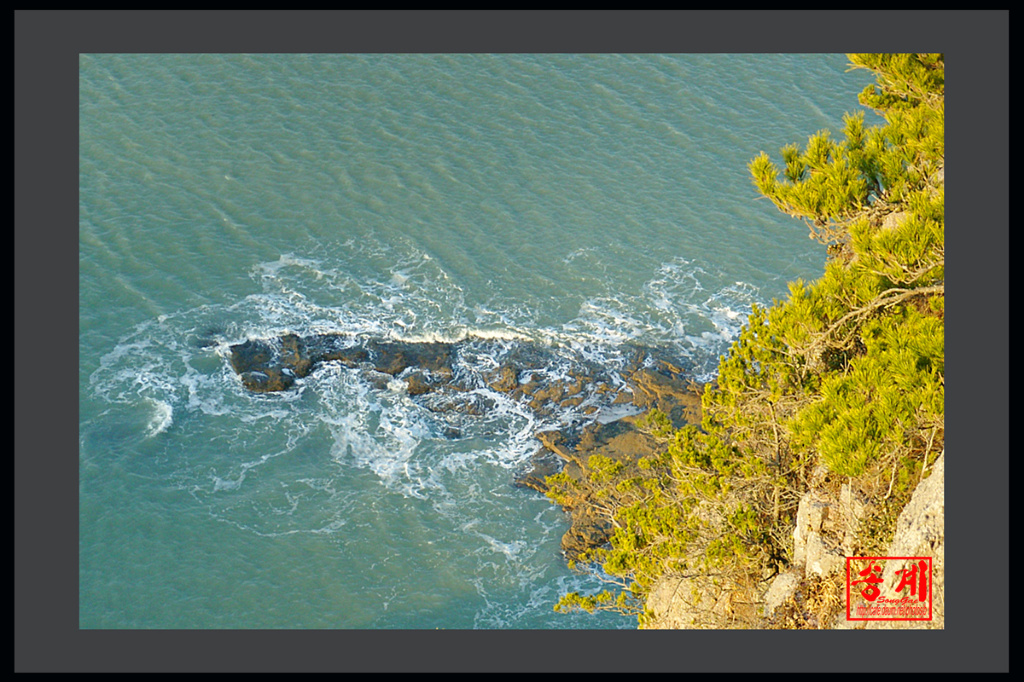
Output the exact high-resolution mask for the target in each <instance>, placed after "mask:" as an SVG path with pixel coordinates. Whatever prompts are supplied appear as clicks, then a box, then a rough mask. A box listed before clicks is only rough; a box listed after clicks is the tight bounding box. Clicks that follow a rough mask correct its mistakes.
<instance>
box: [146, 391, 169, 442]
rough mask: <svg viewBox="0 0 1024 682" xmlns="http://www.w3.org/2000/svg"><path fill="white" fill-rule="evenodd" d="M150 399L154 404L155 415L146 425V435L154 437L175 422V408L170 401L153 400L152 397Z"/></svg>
mask: <svg viewBox="0 0 1024 682" xmlns="http://www.w3.org/2000/svg"><path fill="white" fill-rule="evenodd" d="M148 400H149V402H150V404H152V405H153V417H152V419H150V420H149V424H148V425H147V426H146V437H147V438H152V437H153V436H155V435H157V434H159V433H163V432H164V431H166V430H167V428H168V427H169V426H170V425H171V424H173V423H174V408H173V407H171V405H170V403H166V402H164V401H162V400H153V399H152V398H149V399H148Z"/></svg>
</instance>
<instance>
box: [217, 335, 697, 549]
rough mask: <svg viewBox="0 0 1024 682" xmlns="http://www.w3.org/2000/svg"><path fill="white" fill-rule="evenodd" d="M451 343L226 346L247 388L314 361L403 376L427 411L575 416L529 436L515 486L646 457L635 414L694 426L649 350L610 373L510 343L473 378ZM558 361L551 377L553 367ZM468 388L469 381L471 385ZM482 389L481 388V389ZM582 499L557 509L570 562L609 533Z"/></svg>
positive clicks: (272, 387) (678, 389) (665, 367)
mask: <svg viewBox="0 0 1024 682" xmlns="http://www.w3.org/2000/svg"><path fill="white" fill-rule="evenodd" d="M463 352H470V349H467V348H465V347H464V345H460V344H457V343H415V342H403V341H381V340H374V339H368V340H367V339H362V340H361V339H354V338H352V337H350V336H343V335H336V334H322V335H314V336H306V337H300V336H297V335H295V334H286V335H283V336H280V337H277V338H271V339H256V340H249V341H245V342H244V343H240V344H236V345H233V346H231V347H230V353H231V357H230V362H231V366H232V368H233V369H234V370H235V372H236V373H237V374H238V375H239V377H240V379H241V381H242V384H243V385H244V386H245V387H246V388H247V389H249V390H250V391H254V392H258V393H268V392H276V391H285V390H288V389H289V388H291V387H292V386H294V385H295V382H296V381H297V380H298V379H301V378H303V377H306V376H308V375H309V373H310V372H312V371H313V370H314V369H315V367H316V366H317V365H319V364H321V363H326V362H337V363H340V364H342V365H344V366H345V367H349V368H359V369H361V370H363V371H364V372H366V373H367V377H368V378H369V379H370V380H371V382H375V383H377V385H378V386H380V387H384V386H386V384H387V381H389V380H390V378H398V379H403V380H404V381H405V382H406V388H407V391H408V393H409V395H411V396H414V397H418V398H421V399H423V400H425V401H427V402H425V403H424V404H425V405H426V406H427V408H428V409H431V410H434V411H439V412H440V411H448V410H459V411H462V412H464V413H467V414H483V413H486V411H487V410H488V409H490V408H492V407H493V406H494V400H493V399H492V398H489V397H488V396H487V395H486V394H482V392H481V391H480V390H479V389H487V390H490V391H493V392H495V393H500V394H504V395H505V396H508V397H509V398H512V399H513V400H515V401H517V402H518V403H520V404H521V405H524V406H526V407H527V408H529V409H530V410H532V411H533V412H534V414H536V415H537V416H538V417H543V418H550V417H551V416H552V415H556V414H565V413H566V412H567V411H570V412H573V413H574V414H575V415H576V418H575V419H574V420H573V421H571V422H570V423H566V424H563V425H561V426H560V427H559V428H558V429H554V430H549V431H544V432H540V433H537V434H536V437H537V439H538V441H539V443H540V447H539V448H538V450H537V452H536V453H535V455H534V456H533V458H532V462H531V465H530V468H529V470H527V471H524V472H522V473H520V474H519V475H518V476H517V477H516V480H515V484H516V485H517V486H520V487H524V488H530V489H533V490H537V491H540V492H542V493H543V492H547V489H548V485H547V482H546V480H545V478H546V477H547V476H550V475H552V474H555V473H558V472H560V471H562V472H564V473H565V474H566V475H568V476H570V477H573V478H576V479H580V478H582V477H583V476H584V474H583V471H584V470H585V468H586V466H587V462H588V460H589V459H590V457H592V456H594V455H601V456H604V457H608V458H611V459H614V460H616V461H620V462H623V463H625V464H627V465H628V464H633V463H635V462H636V461H637V460H638V459H639V458H641V457H644V456H648V455H652V454H654V453H655V451H656V449H657V448H658V445H659V444H658V441H657V440H656V439H655V438H653V437H652V436H651V435H650V434H648V433H647V432H645V431H644V430H643V429H642V428H640V427H639V425H638V424H639V421H640V419H642V417H643V416H644V414H645V413H646V412H647V411H648V410H650V409H652V408H657V409H658V410H660V411H661V412H663V413H664V414H665V415H667V416H668V417H669V419H670V420H671V421H672V423H673V425H674V426H676V427H679V426H682V425H683V424H685V423H699V421H700V388H699V387H698V386H697V385H696V384H694V383H693V382H692V381H690V380H689V379H688V378H687V377H686V375H685V373H684V370H683V369H681V368H680V367H679V366H678V365H677V364H675V363H674V362H673V361H671V360H670V359H668V358H666V357H665V354H664V353H660V352H659V351H657V350H655V349H650V348H634V349H633V350H632V352H631V353H630V355H629V359H628V361H627V362H626V364H625V366H624V367H622V368H621V369H619V370H618V371H613V370H611V369H609V368H608V367H606V366H603V365H601V364H598V363H595V362H593V361H588V360H585V359H583V358H576V357H570V358H568V359H567V358H566V356H565V354H564V353H563V354H561V355H559V357H558V358H555V357H554V356H553V354H552V351H551V349H548V348H545V347H542V346H539V345H536V344H530V343H516V344H515V345H514V346H513V347H512V348H511V349H510V350H509V351H508V352H507V353H505V354H504V355H502V358H503V359H502V361H501V363H500V364H499V365H498V366H497V367H494V368H493V369H491V370H488V371H485V372H483V373H482V375H480V376H478V377H476V379H470V378H467V377H465V376H459V374H460V373H459V372H457V371H456V369H457V366H458V362H457V361H458V358H459V356H460V354H461V353H463ZM556 362H557V363H559V364H560V366H561V368H562V369H561V371H560V372H558V373H555V374H556V375H557V376H558V377H559V378H557V379H552V378H551V376H552V374H553V373H552V371H551V368H552V365H553V364H554V363H556ZM474 381H476V383H475V384H474ZM481 384H482V385H481ZM595 502H596V501H595V500H591V499H589V498H588V497H587V495H586V494H583V493H581V494H580V496H578V497H577V498H575V499H569V500H566V501H565V502H564V504H563V506H564V507H565V509H566V511H567V512H568V513H569V514H570V518H571V522H572V523H571V527H570V529H569V531H568V532H567V533H566V534H565V536H564V537H563V539H562V549H563V551H564V552H565V554H566V555H567V556H568V557H569V558H575V557H576V556H577V555H579V553H580V552H582V551H583V550H585V549H588V548H591V547H596V546H600V545H603V544H605V543H606V542H607V541H608V539H609V537H610V534H611V526H610V523H609V521H608V519H607V518H606V517H605V516H603V515H601V514H600V513H598V512H597V509H598V505H596V504H595Z"/></svg>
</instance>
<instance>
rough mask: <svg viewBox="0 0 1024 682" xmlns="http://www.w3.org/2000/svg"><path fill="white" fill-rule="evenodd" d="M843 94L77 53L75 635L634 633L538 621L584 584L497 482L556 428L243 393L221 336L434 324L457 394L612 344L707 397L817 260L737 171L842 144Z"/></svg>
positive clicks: (762, 69)
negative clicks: (534, 350) (751, 324)
mask: <svg viewBox="0 0 1024 682" xmlns="http://www.w3.org/2000/svg"><path fill="white" fill-rule="evenodd" d="M870 80H871V79H870V74H868V73H866V72H863V71H849V70H848V69H847V63H846V59H845V57H844V56H842V55H713V54H701V55H686V54H673V55H647V54H644V55H464V54H452V55H120V54H86V55H82V56H81V59H80V233H79V234H80V260H79V272H80V275H79V287H80V319H79V327H80V341H79V352H80V370H79V395H80V438H79V443H80V451H79V461H80V487H79V493H80V553H79V557H80V572H79V577H80V595H79V596H80V604H79V613H80V626H81V627H83V628H175V629H179V628H229V629H240V628H275V629H276V628H343V629H433V628H447V629H511V628H515V629H556V628H601V629H614V628H633V627H635V622H634V621H633V620H631V619H629V618H625V617H622V616H618V615H615V614H598V615H593V616H591V615H586V614H570V615H564V614H558V613H555V612H554V611H553V605H554V603H555V602H556V601H557V599H558V597H559V596H560V595H561V594H563V593H564V592H566V591H569V590H583V591H590V590H596V589H599V588H600V587H601V585H600V583H598V582H597V581H595V580H594V579H593V578H586V577H583V576H579V575H576V574H574V573H572V572H571V571H569V570H568V568H567V567H566V564H565V560H564V558H563V557H562V556H561V555H560V553H559V541H560V537H561V535H562V533H564V532H565V530H566V529H567V527H568V524H567V519H566V516H565V515H564V513H563V512H562V511H561V510H560V509H559V508H557V507H555V506H553V505H552V504H550V503H549V502H548V501H547V500H546V499H545V498H544V497H543V496H541V495H540V494H538V493H535V492H532V491H526V490H522V489H519V488H516V487H514V486H513V485H512V481H513V479H514V476H515V475H516V473H517V472H520V471H522V470H523V468H524V467H525V466H526V465H527V463H528V460H529V458H530V456H531V455H532V454H533V452H534V451H535V450H536V449H537V448H538V446H539V442H538V441H537V440H536V439H535V438H534V436H533V434H534V433H536V432H537V431H539V430H542V429H544V428H552V427H556V426H558V424H559V421H560V420H562V419H572V418H574V417H578V415H570V414H565V415H556V416H555V417H539V416H538V415H536V414H533V413H532V412H531V411H530V410H529V409H527V408H526V407H525V406H523V405H520V404H517V403H515V402H513V401H511V400H507V399H506V400H496V402H495V405H494V408H493V409H492V410H490V411H488V412H486V413H485V414H481V415H471V414H462V413H439V412H435V411H431V410H430V409H428V406H427V405H425V403H424V402H423V401H422V400H418V399H416V398H412V397H410V396H408V395H407V394H406V392H405V391H404V390H403V388H402V382H400V381H393V382H391V383H390V384H389V385H388V386H386V387H383V388H381V387H377V386H375V385H373V384H372V383H371V382H369V381H367V380H366V377H365V376H364V375H363V374H362V373H360V372H359V371H358V370H350V369H345V368H343V367H339V366H330V365H324V366H321V367H320V368H318V369H317V370H316V371H315V372H314V373H313V374H311V375H310V376H309V377H306V378H305V379H303V380H301V381H299V382H298V384H297V386H296V387H295V388H294V389H293V390H291V391H288V392H285V393H280V394H262V395H259V394H252V393H249V392H247V391H246V390H245V389H244V388H243V387H242V385H241V383H240V381H239V380H238V377H237V376H236V375H235V374H234V372H233V371H232V370H231V368H230V366H229V364H228V361H227V356H228V348H229V346H230V345H231V344H234V343H238V342H241V341H244V340H246V339H250V338H260V337H267V336H272V335H277V334H281V333H285V332H294V333H299V334H310V333H318V332H337V333H346V334H352V335H353V336H359V337H366V338H377V339H381V338H385V339H411V340H461V341H465V342H466V347H467V348H470V349H471V351H472V352H466V353H463V354H461V355H460V357H459V364H458V368H457V369H458V372H460V373H461V375H462V376H463V377H467V378H468V379H467V380H468V381H470V382H473V381H475V380H476V379H477V378H479V377H480V376H482V373H484V372H485V371H486V370H487V369H489V368H492V367H494V366H495V364H496V363H497V362H498V361H500V359H501V356H502V354H503V353H505V352H508V350H509V349H510V348H511V347H513V346H514V344H516V343H517V342H519V341H520V340H529V341H531V342H533V343H537V344H541V345H542V346H546V347H548V348H550V349H551V352H552V357H553V358H556V359H557V358H559V357H569V356H582V357H586V358H588V359H593V360H597V361H600V362H602V363H604V364H605V365H606V366H608V367H611V368H614V367H616V366H617V363H620V362H621V361H622V358H623V355H624V348H625V347H626V346H627V345H628V344H642V345H650V346H657V347H659V348H662V349H665V350H666V352H670V353H671V354H673V355H674V356H675V357H677V358H679V360H680V363H681V364H683V365H685V366H686V367H687V368H689V370H690V371H691V372H692V373H693V375H694V376H695V377H696V378H698V379H702V380H707V379H709V378H711V377H712V376H713V375H714V370H715V366H716V363H717V358H718V357H719V355H720V354H722V353H724V352H725V351H726V350H727V348H728V345H729V342H730V340H731V339H732V338H734V336H735V335H736V333H737V332H738V331H739V328H740V326H741V325H742V323H743V322H744V320H745V316H746V314H747V313H748V312H749V311H750V307H751V305H752V304H754V303H758V304H766V303H769V302H770V301H771V300H772V299H773V298H778V297H784V296H785V295H786V291H787V289H786V284H787V282H788V281H790V280H793V279H796V278H798V277H803V278H815V277H817V276H818V275H819V274H820V272H821V269H822V266H823V264H824V260H825V252H824V248H823V247H822V246H821V245H819V244H817V243H816V242H813V241H811V240H809V239H808V237H807V230H806V228H805V227H804V226H803V225H802V224H800V223H798V222H796V221H794V220H791V219H788V218H786V217H784V216H782V215H781V214H780V213H778V211H777V210H776V209H775V208H774V207H773V206H772V205H771V203H770V202H768V201H767V200H764V199H759V198H758V195H757V193H756V191H755V189H754V188H753V186H752V184H751V182H750V180H749V176H748V173H747V170H746V164H747V163H748V162H749V161H750V160H751V159H752V158H753V157H754V156H756V155H757V154H758V153H759V152H761V151H766V152H768V153H770V154H773V155H775V156H776V158H777V152H778V149H779V148H780V147H781V146H783V145H784V144H787V143H790V142H802V141H804V140H805V139H806V138H807V136H808V135H809V134H811V133H813V132H815V131H818V130H821V129H831V130H839V129H840V128H841V118H842V115H843V114H844V113H845V112H848V111H855V110H858V108H859V106H858V105H857V101H856V95H857V93H858V92H859V91H860V90H862V89H863V87H864V86H865V85H866V84H867V83H869V82H870ZM549 371H550V374H551V376H553V377H557V375H558V373H559V372H561V371H563V368H562V366H561V365H560V364H559V363H558V362H557V361H553V363H552V367H551V368H549ZM481 390H482V389H481ZM452 433H457V434H458V436H457V437H452V435H451V434H452Z"/></svg>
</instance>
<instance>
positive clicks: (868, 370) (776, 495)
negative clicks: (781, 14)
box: [548, 54, 945, 626]
mask: <svg viewBox="0 0 1024 682" xmlns="http://www.w3.org/2000/svg"><path fill="white" fill-rule="evenodd" d="M849 58H850V61H851V63H852V65H853V66H854V67H857V68H867V69H871V70H872V71H873V72H874V73H875V75H876V83H875V84H874V85H872V86H869V87H868V88H867V89H865V90H864V92H862V93H861V94H860V102H861V104H863V105H864V106H866V107H870V108H872V109H874V110H875V111H876V112H878V113H879V114H880V115H881V116H883V117H884V119H885V123H884V124H883V125H879V126H874V127H866V126H865V123H864V116H863V114H855V115H849V116H847V117H846V118H845V120H844V124H845V128H844V130H843V132H842V139H833V136H832V134H831V133H830V132H829V131H821V132H818V133H817V134H815V135H813V136H812V137H810V139H809V140H808V142H807V144H806V145H804V146H803V147H802V148H801V147H799V146H797V145H789V146H786V147H785V148H783V149H782V150H781V164H778V163H776V162H775V161H773V160H772V159H771V158H770V157H769V156H768V155H767V154H764V153H762V154H761V155H760V156H758V157H757V158H756V159H754V160H753V161H752V162H751V163H750V172H751V176H752V179H753V182H754V184H755V186H756V187H757V188H758V190H759V191H760V192H761V194H762V195H763V196H765V197H767V198H768V199H769V200H771V201H772V202H773V203H774V204H775V205H776V206H777V207H778V208H779V209H780V210H781V211H783V212H784V213H786V214H787V215H790V216H793V217H795V218H798V219H800V220H802V221H804V222H805V223H806V225H807V226H808V228H809V230H810V236H811V237H812V238H814V239H818V240H820V241H821V242H823V243H824V244H826V245H828V247H829V254H830V256H829V260H828V262H827V263H826V267H825V272H824V274H823V276H822V277H821V278H820V279H819V280H817V281H815V282H803V281H797V282H793V283H792V284H791V285H790V292H789V298H788V299H787V300H785V301H775V302H774V303H773V304H772V305H771V306H770V307H767V308H762V307H755V309H754V311H753V314H752V315H751V316H750V318H749V320H748V322H747V324H746V325H745V326H744V328H743V330H742V332H741V333H740V335H739V337H738V338H737V339H736V341H735V342H734V343H733V345H732V347H731V349H730V351H729V353H728V355H726V356H724V357H723V358H722V360H721V363H720V366H719V372H718V378H717V381H716V382H715V383H714V384H712V385H709V386H708V387H707V388H706V390H705V392H704V394H703V400H702V410H703V412H702V414H703V417H702V424H701V426H700V427H698V426H696V425H691V426H686V427H684V428H682V429H680V430H673V429H671V428H666V427H665V424H664V420H659V419H658V416H657V415H656V414H655V415H653V417H652V419H651V424H652V430H653V431H654V432H656V433H658V434H660V436H661V438H662V439H663V443H664V447H663V448H662V450H661V453H660V454H659V455H657V456H654V457H648V458H645V459H642V460H640V461H639V463H638V466H635V467H624V466H622V465H621V464H617V463H610V462H604V461H601V460H598V461H591V462H590V469H591V471H590V472H589V473H590V475H589V478H586V479H585V481H584V482H583V483H582V484H581V483H580V482H579V481H576V482H574V483H573V485H574V486H576V487H577V488H578V487H579V486H580V485H587V486H590V487H591V488H592V491H591V494H592V495H593V496H594V497H595V498H600V497H601V496H602V492H604V497H605V498H608V499H614V500H616V504H615V505H614V506H610V507H609V508H608V509H607V510H606V513H607V515H608V517H609V520H610V522H611V525H612V527H613V529H614V531H613V534H612V537H611V541H610V543H609V544H607V545H605V546H603V547H597V548H592V549H590V550H588V551H587V552H586V553H585V554H584V555H583V556H581V557H580V558H579V559H578V560H577V562H576V563H575V565H576V566H577V567H580V568H581V569H583V570H592V571H594V572H595V573H596V574H598V575H600V576H601V577H602V578H603V579H606V580H607V581H609V582H610V583H611V585H610V589H609V590H607V591H604V592H601V593H599V594H594V595H580V594H577V593H572V594H569V595H566V596H565V597H564V598H563V599H562V600H561V602H560V603H559V605H558V606H557V607H556V608H557V609H560V610H566V609H573V608H582V609H585V610H595V609H612V610H617V611H620V612H623V613H627V614H635V615H638V616H640V617H641V622H643V621H642V619H643V617H644V612H643V608H644V603H645V599H646V596H647V594H648V593H649V591H650V589H651V587H652V585H653V584H654V582H655V581H656V580H657V579H658V578H660V577H661V576H663V575H669V574H677V575H696V574H700V575H705V576H710V577H712V578H713V579H714V580H716V581H719V582H720V583H722V584H726V583H728V584H730V586H731V587H732V588H733V589H735V590H736V592H737V593H738V594H745V595H749V596H750V598H751V599H755V598H756V597H755V595H756V594H757V593H758V590H759V589H760V588H761V586H763V584H764V581H765V580H767V579H768V578H770V577H771V576H772V575H774V574H775V573H777V572H778V571H779V570H781V569H783V568H784V567H785V566H786V565H787V563H788V562H789V560H790V558H791V552H792V529H793V522H794V515H795V512H796V506H797V501H798V500H799V498H800V496H801V495H802V494H803V492H804V491H806V490H807V489H808V486H809V485H810V481H811V480H812V479H814V480H815V481H817V482H818V484H822V482H823V484H824V485H829V484H830V483H831V484H833V485H837V484H838V483H839V482H840V481H841V482H847V483H850V484H851V485H852V486H853V488H854V489H855V490H856V491H857V493H858V494H859V495H861V496H862V497H863V498H864V499H869V500H871V501H872V505H871V509H872V510H873V511H872V512H871V513H870V515H869V517H868V518H866V519H865V520H864V522H863V524H862V527H861V531H860V533H859V536H858V544H859V547H858V549H859V550H860V551H862V552H863V553H865V554H871V553H877V552H878V550H879V549H880V548H882V547H883V546H884V545H885V543H886V542H887V541H888V540H889V538H890V537H891V532H892V528H893V525H894V523H895V520H896V517H897V515H898V514H899V512H900V509H902V507H903V506H904V505H905V503H906V501H907V500H908V499H909V497H910V494H911V493H912V492H913V489H914V487H915V486H916V484H917V483H918V482H919V481H920V480H921V479H922V478H923V477H924V476H925V475H926V474H927V470H928V467H929V466H930V464H931V463H932V462H933V461H934V460H935V458H936V457H938V455H939V454H940V453H941V452H942V451H943V444H944V379H943V378H944V357H945V353H944V305H943V304H944V300H945V288H944V286H945V285H944V277H945V275H944V263H945V253H944V120H945V117H944V93H945V88H944V60H943V56H942V55H937V54H852V55H849ZM549 483H550V491H549V493H548V494H549V496H550V497H551V498H552V499H553V500H555V501H559V500H560V499H565V497H567V496H569V495H572V494H576V495H578V492H579V491H578V490H575V491H573V490H569V489H568V488H567V486H568V482H567V481H566V479H565V477H552V478H551V479H549ZM741 624H742V625H746V626H749V625H750V623H741Z"/></svg>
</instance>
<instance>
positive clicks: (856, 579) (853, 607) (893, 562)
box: [846, 556, 932, 620]
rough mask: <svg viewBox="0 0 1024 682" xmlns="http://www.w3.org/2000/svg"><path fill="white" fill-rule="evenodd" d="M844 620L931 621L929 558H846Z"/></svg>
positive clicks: (930, 572)
mask: <svg viewBox="0 0 1024 682" xmlns="http://www.w3.org/2000/svg"><path fill="white" fill-rule="evenodd" d="M846 619H847V620H931V619H932V558H931V557H920V556H918V557H892V556H884V557H847V558H846Z"/></svg>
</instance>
